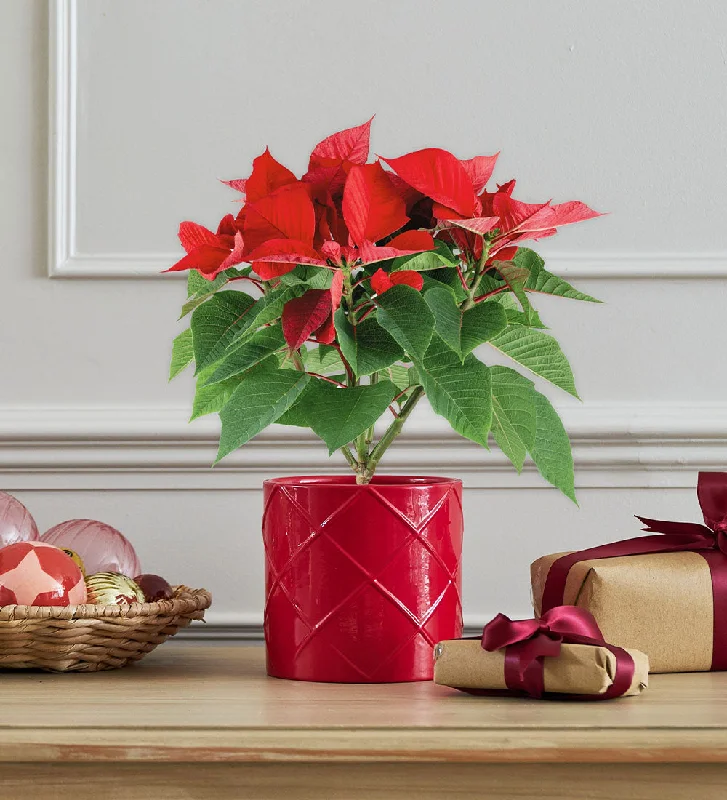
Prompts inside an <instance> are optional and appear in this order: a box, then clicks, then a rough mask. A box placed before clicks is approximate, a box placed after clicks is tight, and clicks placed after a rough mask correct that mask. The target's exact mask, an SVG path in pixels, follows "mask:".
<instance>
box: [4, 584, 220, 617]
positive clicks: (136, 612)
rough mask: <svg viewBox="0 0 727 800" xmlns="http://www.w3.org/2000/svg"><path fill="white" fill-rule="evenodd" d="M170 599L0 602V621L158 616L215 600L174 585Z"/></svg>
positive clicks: (192, 609) (191, 609)
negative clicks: (44, 603)
mask: <svg viewBox="0 0 727 800" xmlns="http://www.w3.org/2000/svg"><path fill="white" fill-rule="evenodd" d="M173 589H174V597H173V598H172V599H171V600H157V601H155V602H153V603H131V604H127V603H122V604H119V605H98V604H95V603H81V604H78V605H73V606H23V605H8V606H0V622H6V621H10V620H22V619H107V618H109V617H127V618H131V617H156V616H174V615H179V614H189V613H193V612H195V611H204V610H205V609H207V608H209V607H210V605H211V604H212V595H211V594H210V593H209V592H208V591H207V590H206V589H190V588H189V587H188V586H183V585H180V586H174V587H173Z"/></svg>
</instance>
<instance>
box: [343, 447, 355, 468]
mask: <svg viewBox="0 0 727 800" xmlns="http://www.w3.org/2000/svg"><path fill="white" fill-rule="evenodd" d="M341 452H342V453H343V455H344V457H345V459H346V461H348V464H349V466H350V467H351V469H352V470H353V471H354V472H356V471H357V470H358V461H356V459H355V458H354V457H353V453H352V452H351V450H350V448H349V446H348V445H347V444H344V445H343V447H342V448H341Z"/></svg>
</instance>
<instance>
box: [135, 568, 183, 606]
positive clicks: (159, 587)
mask: <svg viewBox="0 0 727 800" xmlns="http://www.w3.org/2000/svg"><path fill="white" fill-rule="evenodd" d="M134 583H136V584H138V586H139V588H140V589H141V591H142V592H144V599H145V600H146V602H147V603H155V602H156V601H157V600H171V599H172V597H174V589H172V587H171V586H170V585H169V583H167V581H165V580H164V578H162V577H161V575H153V574H151V573H148V574H145V575H137V576H136V577H135V578H134Z"/></svg>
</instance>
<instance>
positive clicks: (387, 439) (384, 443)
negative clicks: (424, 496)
mask: <svg viewBox="0 0 727 800" xmlns="http://www.w3.org/2000/svg"><path fill="white" fill-rule="evenodd" d="M423 396H424V388H423V387H422V386H417V387H416V388H415V389H414V391H413V392H412V393H411V397H409V399H408V400H407V401H406V403H404V406H403V408H402V409H401V413H400V414H399V416H398V417H397V418H396V419H395V420H394V421H393V422H392V423H391V425H389V427H388V428H387V429H386V433H384V435H383V436H382V437H381V439H379V442H378V444H377V445H376V447H374V449H373V451H372V452H371V455H370V456H369V458H368V461H367V463H366V465H365V468H364V469H363V470H361V465H359V470H358V471H357V474H356V483H359V484H364V483H370V482H371V478H372V477H373V475H374V472H375V471H376V467H377V465H378V463H379V461H380V460H381V456H383V455H384V453H385V452H386V451H387V450H388V448H389V447H390V445H391V444H392V442H393V441H394V439H396V437H397V436H398V435H399V434H400V433H401V429H402V428H403V427H404V423H405V422H406V420H407V419H408V417H409V415H410V414H411V412H412V411H413V410H414V406H415V405H416V404H417V403H418V402H419V400H420V399H421V398H422V397H423Z"/></svg>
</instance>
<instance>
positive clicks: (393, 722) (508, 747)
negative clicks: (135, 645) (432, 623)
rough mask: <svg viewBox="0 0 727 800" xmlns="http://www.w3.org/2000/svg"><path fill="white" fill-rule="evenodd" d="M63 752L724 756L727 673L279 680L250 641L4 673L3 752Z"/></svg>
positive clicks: (460, 757)
mask: <svg viewBox="0 0 727 800" xmlns="http://www.w3.org/2000/svg"><path fill="white" fill-rule="evenodd" d="M31 745H32V746H31ZM61 760H63V761H99V760H102V761H103V760H106V761H218V762H219V761H237V762H240V761H271V760H273V761H275V760H278V761H301V760H305V761H341V760H343V761H351V760H354V761H399V762H401V761H450V762H491V763H505V762H541V763H554V762H571V763H578V762H593V761H603V762H607V761H610V762H613V761H623V762H629V761H635V762H665V761H670V762H674V761H682V762H705V761H713V762H727V673H697V674H682V675H652V676H650V687H649V689H648V690H647V691H646V692H644V694H643V695H641V696H640V697H632V698H623V699H620V700H614V701H609V702H603V703H599V702H594V703H587V702H552V701H550V702H549V701H535V700H521V699H510V698H497V699H495V698H482V697H470V696H468V695H465V694H461V693H459V692H456V691H454V690H450V689H446V688H442V687H439V686H435V685H433V684H431V683H409V684H383V685H381V684H380V685H356V686H351V685H337V684H314V683H299V682H294V681H281V680H276V679H273V678H268V677H267V676H266V675H265V671H264V652H263V649H262V648H261V647H252V646H237V647H216V646H191V645H173V644H169V645H166V646H164V647H162V648H160V649H159V650H157V651H155V652H154V653H152V654H150V655H149V656H148V657H147V658H146V659H144V661H142V662H141V663H139V664H136V665H135V666H133V667H130V668H127V669H121V670H116V671H110V672H100V673H92V674H68V675H54V674H45V673H39V672H33V673H31V672H2V673H0V761H5V762H14V761H61Z"/></svg>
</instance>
